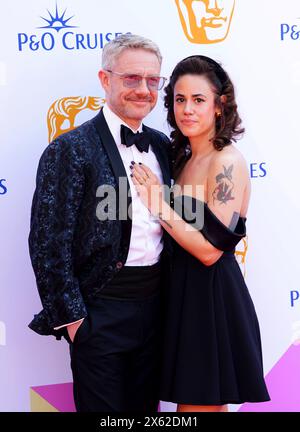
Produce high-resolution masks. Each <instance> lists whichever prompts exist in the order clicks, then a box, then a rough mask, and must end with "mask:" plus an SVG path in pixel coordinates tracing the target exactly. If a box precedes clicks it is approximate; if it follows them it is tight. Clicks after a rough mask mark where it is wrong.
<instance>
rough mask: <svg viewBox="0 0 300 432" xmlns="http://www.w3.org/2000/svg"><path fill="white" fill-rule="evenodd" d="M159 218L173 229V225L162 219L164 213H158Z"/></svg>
mask: <svg viewBox="0 0 300 432" xmlns="http://www.w3.org/2000/svg"><path fill="white" fill-rule="evenodd" d="M158 217H159V219H160V220H161V221H162V222H164V223H165V224H166V225H167V226H168V227H169V228H171V229H173V227H172V225H171V224H170V223H169V222H168V221H166V220H164V219H163V217H162V213H161V212H159V213H158Z"/></svg>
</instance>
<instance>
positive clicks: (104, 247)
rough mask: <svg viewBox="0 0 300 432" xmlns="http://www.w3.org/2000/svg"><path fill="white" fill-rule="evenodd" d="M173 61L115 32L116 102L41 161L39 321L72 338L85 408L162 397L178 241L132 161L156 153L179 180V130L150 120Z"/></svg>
mask: <svg viewBox="0 0 300 432" xmlns="http://www.w3.org/2000/svg"><path fill="white" fill-rule="evenodd" d="M161 60H162V57H161V54H160V51H159V49H158V47H157V46H156V45H155V44H154V43H153V42H152V41H150V40H148V39H145V38H143V37H140V36H135V35H122V36H120V37H118V38H117V39H115V40H113V41H111V42H110V43H108V44H107V45H106V46H105V47H104V50H103V56H102V69H101V70H100V72H99V78H100V81H101V84H102V87H103V89H104V91H105V96H106V101H107V104H106V105H105V106H104V108H103V110H101V111H100V112H99V114H98V115H97V116H96V117H95V118H93V119H92V120H90V121H87V122H86V123H84V124H83V125H81V126H80V127H78V128H77V129H75V130H73V131H70V132H67V133H66V134H64V135H61V136H60V137H58V138H57V139H55V140H54V141H53V142H52V143H51V144H50V145H49V146H48V147H47V148H46V150H45V152H44V153H43V155H42V157H41V160H40V163H39V168H38V173H37V186H36V191H35V194H34V198H33V204H32V218H31V231H30V236H29V246H30V255H31V260H32V265H33V268H34V271H35V275H36V279H37V286H38V290H39V294H40V297H41V300H42V304H43V310H42V311H41V312H40V313H39V314H38V315H36V316H35V318H34V320H33V321H32V322H31V323H30V325H29V327H30V328H31V329H33V330H34V331H36V332H37V333H39V334H44V335H47V334H54V335H56V336H57V338H60V337H61V336H62V335H63V336H64V337H65V338H66V339H67V340H68V341H69V343H70V353H71V366H72V372H73V379H74V400H75V404H76V408H77V410H78V411H98V412H99V411H100V412H101V411H102V412H103V411H107V412H118V411H137V412H146V411H155V410H156V409H157V405H158V384H159V360H160V358H159V357H160V345H161V333H162V330H161V310H162V298H163V297H162V288H163V285H164V281H165V278H166V277H167V275H168V269H169V256H170V244H169V239H168V237H167V235H166V234H165V233H163V232H162V229H161V227H160V224H159V223H158V221H156V220H155V219H153V218H152V217H151V215H150V213H149V212H148V210H146V208H145V207H144V206H143V204H142V202H141V201H140V199H139V196H138V195H137V194H136V191H135V187H134V186H133V184H132V180H131V177H130V165H131V164H132V163H145V164H146V165H147V166H149V167H151V169H152V170H153V171H154V172H155V173H156V175H157V176H158V177H159V178H160V179H161V181H162V183H164V184H166V185H168V186H169V185H170V172H169V161H168V148H169V141H168V139H167V138H166V136H165V135H163V134H162V133H161V132H158V131H156V130H154V129H151V128H149V127H146V126H144V125H142V120H143V119H144V117H145V116H146V115H147V114H148V113H149V112H150V111H151V110H152V109H153V108H154V106H155V105H156V102H157V96H158V90H159V89H161V88H162V87H163V84H164V81H165V79H164V78H162V77H160V75H159V74H160V67H161ZM137 132H139V133H137ZM135 133H137V134H136V135H135ZM124 185H125V188H124ZM111 189H112V190H113V191H115V192H116V193H115V194H111V193H110V191H111ZM103 191H106V192H107V191H108V192H107V193H104V192H103ZM129 191H130V192H131V194H130V193H128V192H129ZM115 197H116V200H117V202H115ZM124 202H125V212H124ZM103 203H104V204H105V205H102V204H103ZM106 204H107V206H108V207H109V211H108V212H106V213H105V210H107V206H106ZM112 209H116V211H112ZM107 214H108V215H109V216H110V217H107V218H105V217H104V216H105V215H106V216H107ZM124 214H125V217H124Z"/></svg>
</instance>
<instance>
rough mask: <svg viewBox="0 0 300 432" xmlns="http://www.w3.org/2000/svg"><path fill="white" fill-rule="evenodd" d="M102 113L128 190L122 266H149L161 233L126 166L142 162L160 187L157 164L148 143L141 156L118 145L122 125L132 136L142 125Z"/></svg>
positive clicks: (158, 250)
mask: <svg viewBox="0 0 300 432" xmlns="http://www.w3.org/2000/svg"><path fill="white" fill-rule="evenodd" d="M103 114H104V117H105V120H106V122H107V125H108V127H109V129H110V132H111V134H112V136H113V138H114V140H115V142H116V145H117V148H118V150H119V153H120V156H121V158H122V161H123V164H124V167H125V170H126V174H127V177H128V181H129V185H130V189H131V197H132V230H131V238H130V245H129V252H128V256H127V260H126V262H125V266H150V265H153V264H155V263H156V262H158V261H159V257H160V253H161V251H162V249H163V238H162V234H163V230H162V227H161V225H160V223H159V222H158V221H157V220H156V219H155V218H153V217H152V216H151V213H150V212H149V210H148V209H147V207H146V206H145V205H144V204H143V203H142V201H141V199H140V197H139V196H138V194H137V191H136V188H135V185H134V184H133V182H132V178H131V176H130V174H131V170H130V165H131V162H132V161H134V162H135V163H139V162H142V163H143V164H145V165H147V166H148V167H149V168H150V169H151V171H152V172H153V173H154V174H155V175H156V176H157V177H158V178H159V180H160V182H161V184H162V183H163V178H162V172H161V169H160V165H159V163H158V161H157V159H156V156H155V154H154V152H153V150H152V148H151V144H150V146H149V151H148V153H146V152H142V153H141V152H140V151H139V150H138V149H137V148H136V146H135V145H132V146H130V147H126V145H124V144H122V143H121V135H120V130H121V125H122V124H123V125H125V126H127V127H129V128H130V129H131V130H132V131H133V132H134V133H135V132H137V131H139V132H142V124H141V125H140V127H139V128H138V130H133V129H132V128H131V127H130V126H129V125H127V124H126V123H125V122H124V121H123V120H122V119H120V118H119V117H118V116H117V115H116V114H115V113H114V112H113V111H112V110H111V109H110V108H109V107H108V105H107V104H105V105H104V108H103ZM82 320H83V318H82V319H80V320H78V321H74V322H72V323H68V324H64V325H62V326H59V327H55V328H54V329H55V330H58V329H60V328H62V327H65V326H67V325H70V324H75V323H76V322H79V321H82Z"/></svg>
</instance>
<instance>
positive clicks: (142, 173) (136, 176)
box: [130, 162, 163, 216]
mask: <svg viewBox="0 0 300 432" xmlns="http://www.w3.org/2000/svg"><path fill="white" fill-rule="evenodd" d="M130 168H131V172H132V174H131V176H132V182H133V184H134V185H135V187H136V190H137V193H138V195H139V197H140V199H141V201H142V202H143V204H144V205H145V206H146V207H147V208H148V210H149V211H150V213H151V214H152V215H154V216H157V215H158V214H159V212H160V209H161V205H162V201H163V188H162V185H161V183H160V181H159V179H158V177H157V176H156V175H155V174H154V173H153V172H152V171H151V169H150V168H148V167H147V166H146V165H144V164H142V163H139V164H137V163H134V162H132V165H131V166H130Z"/></svg>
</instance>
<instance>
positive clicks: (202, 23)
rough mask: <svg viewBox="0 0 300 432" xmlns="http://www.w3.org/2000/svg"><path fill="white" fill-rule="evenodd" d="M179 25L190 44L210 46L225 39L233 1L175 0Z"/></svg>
mask: <svg viewBox="0 0 300 432" xmlns="http://www.w3.org/2000/svg"><path fill="white" fill-rule="evenodd" d="M175 2H176V6H177V9H178V12H179V17H180V21H181V25H182V28H183V31H184V33H185V36H186V37H187V39H188V40H189V41H190V42H193V43H198V44H212V43H217V42H222V41H223V40H224V39H226V37H227V35H228V32H229V29H230V24H231V19H232V15H233V11H234V6H235V0H213V1H210V0H175Z"/></svg>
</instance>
